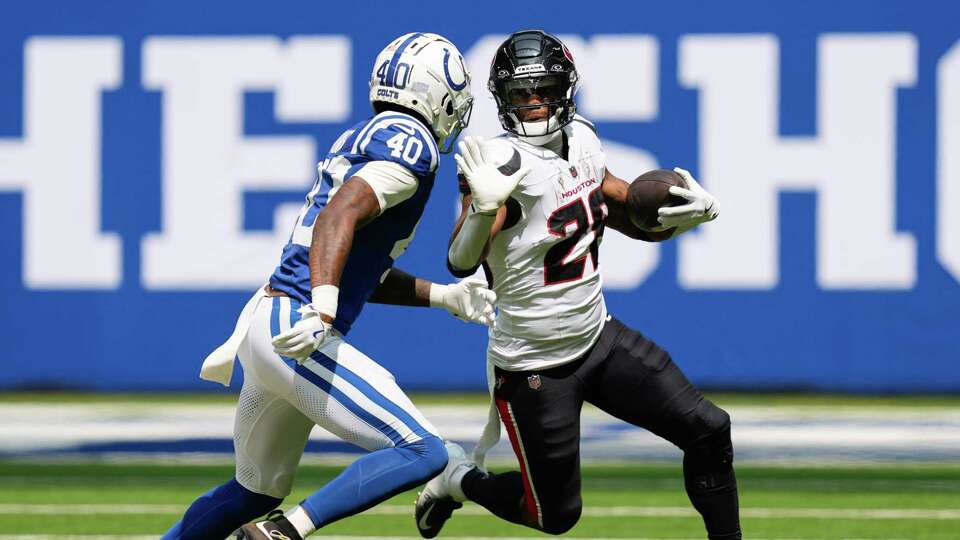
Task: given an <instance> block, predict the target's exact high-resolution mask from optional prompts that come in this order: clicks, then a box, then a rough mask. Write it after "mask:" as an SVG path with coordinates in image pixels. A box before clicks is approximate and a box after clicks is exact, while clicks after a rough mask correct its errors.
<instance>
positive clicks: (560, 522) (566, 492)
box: [462, 318, 740, 540]
mask: <svg viewBox="0 0 960 540" xmlns="http://www.w3.org/2000/svg"><path fill="white" fill-rule="evenodd" d="M495 385H496V386H495V390H494V397H495V399H496V403H497V407H498V408H499V410H500V416H501V419H502V421H503V425H504V427H505V428H506V431H507V434H508V435H509V437H510V442H511V444H512V445H513V449H514V452H515V453H516V455H517V459H518V461H519V463H520V471H512V472H507V473H503V474H488V475H484V474H481V473H479V472H476V471H474V472H471V473H469V474H468V475H467V476H466V477H465V478H464V480H463V482H462V487H463V491H464V493H465V494H466V495H467V497H468V498H470V499H471V500H473V501H474V502H477V503H478V504H481V505H482V506H484V507H486V508H487V509H489V510H490V511H491V512H493V513H494V514H496V515H497V516H499V517H501V518H503V519H506V520H509V521H512V522H515V523H521V524H524V525H527V526H530V527H533V528H536V529H539V530H542V531H544V532H547V533H550V534H562V533H564V532H566V531H567V530H569V529H570V528H571V527H573V525H574V524H575V523H576V522H577V520H578V519H579V517H580V511H581V499H580V409H581V407H582V405H583V402H584V401H586V402H588V403H592V404H593V405H595V406H597V407H598V408H599V409H601V410H603V411H606V412H607V413H609V414H610V415H612V416H615V417H616V418H619V419H621V420H624V421H626V422H629V423H630V424H633V425H635V426H639V427H642V428H645V429H647V430H648V431H650V432H652V433H654V434H656V435H658V436H660V437H662V438H664V439H666V440H668V441H670V442H671V443H673V444H674V445H676V446H678V447H679V448H681V449H682V450H684V479H685V485H686V488H687V493H688V495H689V497H690V500H691V502H692V503H693V505H694V507H695V508H696V509H697V510H698V511H699V512H700V513H701V515H702V516H703V518H704V522H705V524H706V527H707V531H708V533H709V538H711V539H723V540H728V539H731V540H732V539H739V538H740V526H739V509H738V502H737V484H736V478H735V477H734V474H733V468H732V461H733V448H732V445H731V443H730V418H729V416H728V415H727V413H726V412H724V411H723V410H721V409H720V408H718V407H717V406H716V405H714V404H713V403H711V402H710V401H709V400H707V399H705V398H704V397H703V396H702V395H701V394H700V392H699V391H698V390H697V389H696V388H694V386H693V385H692V384H690V381H688V380H687V378H686V377H685V376H684V375H683V373H682V372H681V371H680V369H679V368H678V367H677V366H676V365H675V364H674V363H673V361H672V360H671V359H670V356H669V355H668V354H667V352H666V351H664V350H663V349H661V348H660V347H658V346H657V345H656V344H655V343H654V342H652V341H650V340H648V339H646V338H644V337H643V336H642V335H641V334H640V333H639V332H636V331H634V330H632V329H630V328H628V327H626V326H624V325H623V324H622V323H620V321H618V320H616V319H613V318H609V319H608V321H607V322H606V324H605V326H604V328H603V331H602V333H601V335H600V338H599V339H598V340H597V343H596V344H595V345H594V346H593V347H592V348H591V350H590V351H589V352H587V353H586V354H585V355H584V356H583V357H581V358H579V359H578V360H576V361H573V362H570V363H568V364H564V365H562V366H559V367H555V368H551V369H547V370H542V371H522V372H520V371H506V370H502V369H499V368H497V369H496V381H495Z"/></svg>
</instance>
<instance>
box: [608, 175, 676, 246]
mask: <svg viewBox="0 0 960 540" xmlns="http://www.w3.org/2000/svg"><path fill="white" fill-rule="evenodd" d="M629 188H630V184H629V183H628V182H627V181H626V180H623V179H622V178H618V177H616V176H614V175H613V173H611V172H610V169H607V170H606V171H605V172H604V175H603V184H602V185H601V189H602V192H603V200H604V202H605V203H606V205H607V211H608V212H609V214H608V215H607V226H608V227H610V228H611V229H613V230H615V231H619V232H621V233H623V234H625V235H626V236H628V237H630V238H634V239H636V240H643V241H645V242H662V241H664V240H668V239H670V238H672V237H673V234H674V232H675V230H674V229H665V230H662V231H648V230H646V229H641V228H640V227H637V226H636V225H634V223H633V221H632V220H631V219H630V216H629V215H628V211H629V210H628V207H627V190H628V189H629Z"/></svg>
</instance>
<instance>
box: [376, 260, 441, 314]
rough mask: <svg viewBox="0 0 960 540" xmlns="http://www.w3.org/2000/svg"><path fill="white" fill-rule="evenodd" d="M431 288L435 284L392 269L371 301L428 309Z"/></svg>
mask: <svg viewBox="0 0 960 540" xmlns="http://www.w3.org/2000/svg"><path fill="white" fill-rule="evenodd" d="M431 286H433V283H431V282H429V281H427V280H425V279H421V278H418V277H416V276H412V275H410V274H408V273H406V272H404V271H403V270H399V269H397V268H391V269H390V271H389V272H388V273H387V276H386V277H385V278H384V279H383V282H382V283H380V286H379V287H377V290H375V291H373V295H371V296H370V300H369V301H370V302H373V303H374V304H390V305H394V306H414V307H428V306H429V305H430V287H431Z"/></svg>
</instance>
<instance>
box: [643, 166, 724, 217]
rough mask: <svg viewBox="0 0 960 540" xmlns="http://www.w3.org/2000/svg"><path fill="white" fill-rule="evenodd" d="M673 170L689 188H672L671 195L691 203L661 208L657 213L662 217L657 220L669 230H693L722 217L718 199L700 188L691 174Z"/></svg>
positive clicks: (681, 170)
mask: <svg viewBox="0 0 960 540" xmlns="http://www.w3.org/2000/svg"><path fill="white" fill-rule="evenodd" d="M673 170H674V172H676V173H677V174H679V175H680V176H682V177H683V179H684V180H686V182H687V188H686V189H685V188H682V187H680V186H671V187H670V193H671V194H672V195H676V196H678V197H683V198H684V199H686V200H687V201H689V202H688V203H687V204H683V205H680V206H663V207H661V208H660V210H659V211H658V212H657V213H658V214H659V215H660V217H659V218H657V220H658V221H659V222H660V223H661V224H663V226H664V227H667V228H671V227H683V228H691V227H695V226H697V225H699V224H701V223H705V222H707V221H713V220H714V219H716V218H717V216H718V215H720V205H719V204H718V203H717V199H716V198H715V197H714V196H713V195H711V194H709V193H707V190H705V189H703V188H702V187H700V184H698V183H697V181H696V180H694V179H693V176H691V175H690V173H689V172H687V171H685V170H683V169H681V168H680V167H674V169H673Z"/></svg>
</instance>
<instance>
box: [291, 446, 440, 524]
mask: <svg viewBox="0 0 960 540" xmlns="http://www.w3.org/2000/svg"><path fill="white" fill-rule="evenodd" d="M446 465H447V449H446V448H444V446H443V441H442V440H440V439H439V438H438V437H433V436H428V437H425V438H423V439H421V440H419V441H417V442H415V443H409V444H402V445H398V446H395V447H393V448H384V449H382V450H377V451H375V452H371V453H369V454H367V455H366V456H363V457H362V458H360V459H358V460H357V461H354V462H353V463H352V464H351V465H350V466H349V467H347V468H346V469H345V470H344V471H343V472H342V473H340V475H339V476H337V477H336V478H334V479H333V480H331V481H330V483H329V484H327V485H325V486H323V488H321V489H320V491H317V492H316V493H314V494H313V495H310V496H309V497H307V498H306V500H304V501H303V502H302V503H300V504H301V506H303V508H304V509H305V510H306V511H307V514H308V515H309V516H310V518H311V519H312V520H313V524H314V525H316V527H317V528H318V529H319V528H320V527H323V526H324V525H326V524H328V523H331V522H333V521H336V520H338V519H341V518H345V517H347V516H352V515H353V514H356V513H359V512H362V511H364V510H366V509H367V508H370V507H372V506H375V505H377V504H379V503H381V502H383V501H385V500H387V499H389V498H390V497H393V496H394V495H396V494H397V493H402V492H404V491H406V490H408V489H410V488H412V487H414V486H418V485H420V484H422V483H424V482H426V481H427V480H429V479H431V478H433V477H434V476H436V475H437V474H439V473H440V471H442V470H443V468H444V467H445V466H446Z"/></svg>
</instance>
